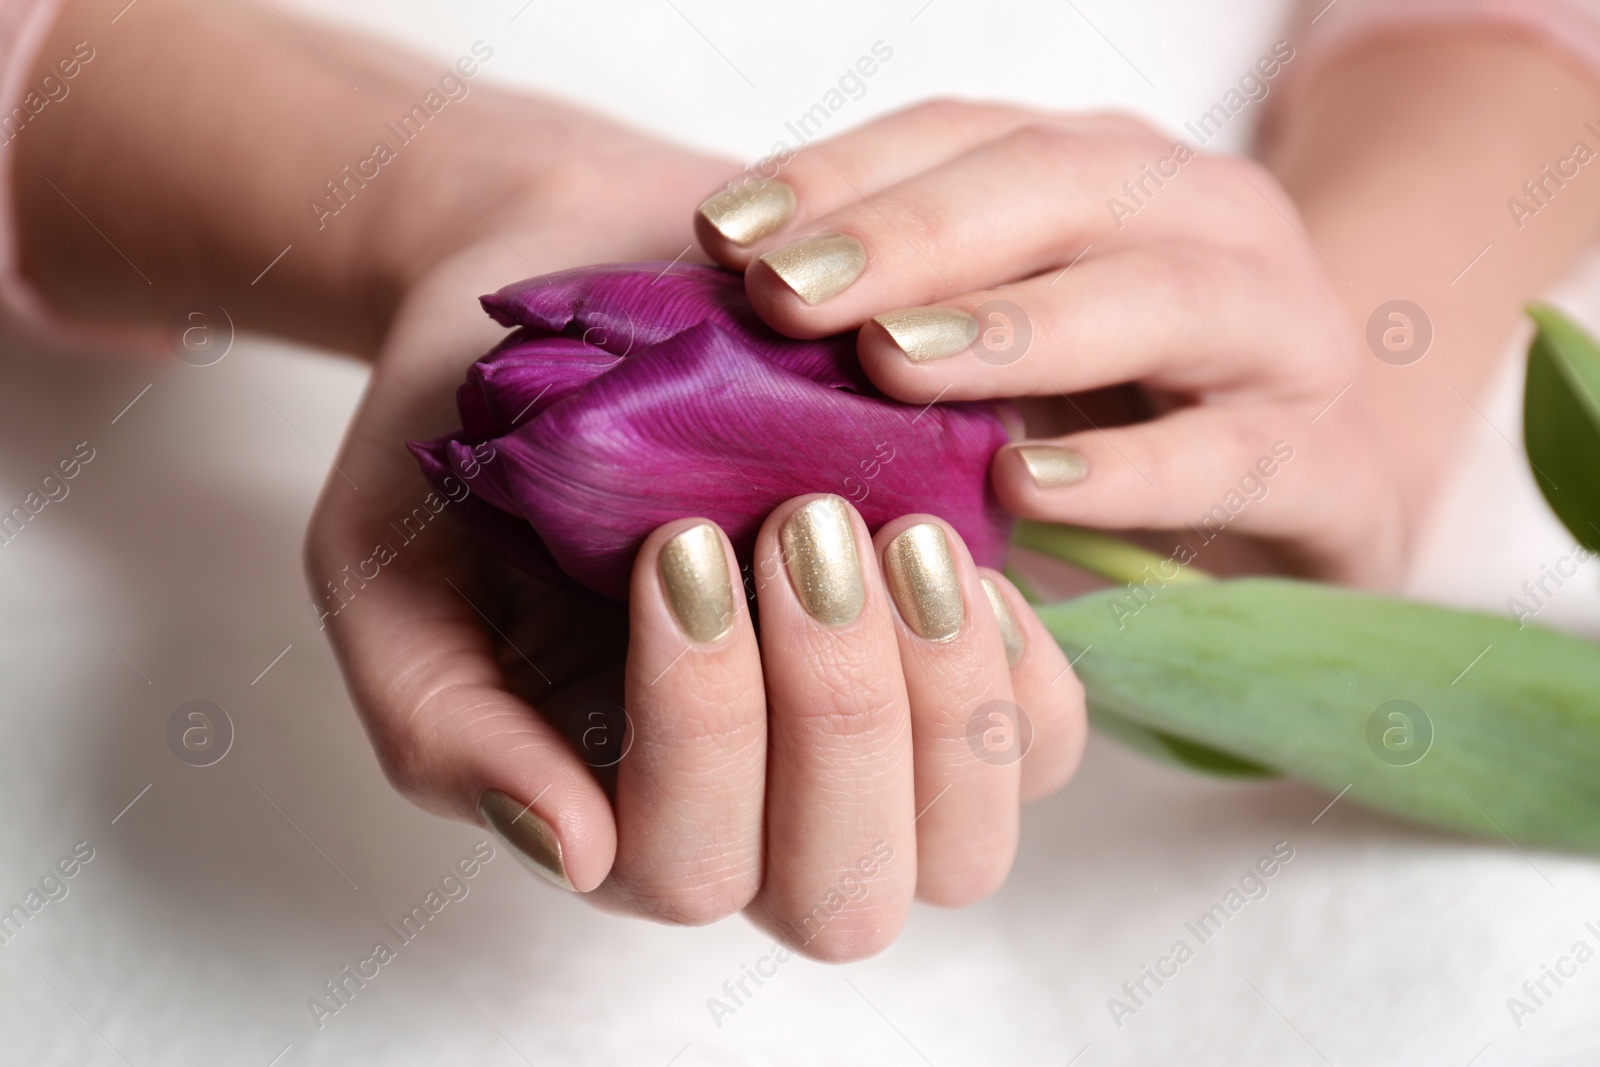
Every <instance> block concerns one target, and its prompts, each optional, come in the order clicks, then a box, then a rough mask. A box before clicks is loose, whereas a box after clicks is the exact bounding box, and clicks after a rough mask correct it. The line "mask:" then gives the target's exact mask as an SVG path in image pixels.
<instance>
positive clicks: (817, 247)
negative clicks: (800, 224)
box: [761, 233, 867, 307]
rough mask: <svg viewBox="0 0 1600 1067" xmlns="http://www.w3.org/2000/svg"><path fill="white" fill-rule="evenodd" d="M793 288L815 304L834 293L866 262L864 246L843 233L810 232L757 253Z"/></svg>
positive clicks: (856, 274) (840, 291)
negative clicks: (761, 253)
mask: <svg viewBox="0 0 1600 1067" xmlns="http://www.w3.org/2000/svg"><path fill="white" fill-rule="evenodd" d="M761 262H763V263H765V264H766V265H767V266H769V267H771V268H772V270H773V273H774V274H776V275H777V276H778V277H779V278H782V279H783V284H785V285H787V286H788V287H789V288H790V289H793V290H794V292H795V295H796V296H798V297H799V298H800V299H801V300H804V301H805V302H806V303H807V304H810V305H811V306H813V307H815V306H816V305H818V304H820V303H822V302H823V301H824V300H826V299H828V298H829V297H831V296H837V295H838V294H839V293H842V292H844V291H845V290H846V289H848V288H849V287H850V283H851V282H853V281H855V280H856V279H857V278H859V277H861V272H862V270H863V269H865V268H866V265H867V250H866V248H865V246H863V245H862V243H861V242H860V241H858V240H856V239H855V238H854V237H851V236H850V235H849V234H847V233H814V234H812V235H811V236H810V237H802V238H801V239H800V240H798V241H796V242H794V243H793V244H787V245H784V246H783V247H782V248H775V249H773V250H772V251H771V252H768V253H767V254H766V255H764V256H762V257H761Z"/></svg>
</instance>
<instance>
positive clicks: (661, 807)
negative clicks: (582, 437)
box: [602, 519, 766, 924]
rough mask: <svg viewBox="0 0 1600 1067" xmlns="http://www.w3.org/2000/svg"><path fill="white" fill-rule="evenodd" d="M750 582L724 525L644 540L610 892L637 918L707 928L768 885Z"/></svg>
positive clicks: (703, 524)
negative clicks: (747, 601)
mask: <svg viewBox="0 0 1600 1067" xmlns="http://www.w3.org/2000/svg"><path fill="white" fill-rule="evenodd" d="M743 589H744V587H743V584H742V582H741V581H740V580H739V572H738V567H737V565H736V564H735V563H734V559H733V550H732V548H731V547H730V546H729V545H728V543H727V538H726V537H725V536H724V535H723V533H722V531H721V530H720V529H718V528H717V526H716V525H715V524H714V523H711V522H708V521H706V520H704V519H683V520H679V521H677V522H671V523H667V524H666V525H665V526H662V527H661V528H660V529H658V530H656V531H655V532H654V533H653V534H651V535H650V536H649V537H648V538H646V539H645V542H644V544H643V546H642V547H641V548H640V549H639V555H638V557H637V559H636V560H635V562H634V568H633V586H632V590H631V597H630V609H631V610H630V614H629V628H628V665H627V675H626V677H627V701H626V707H627V709H628V717H629V719H630V720H631V723H630V725H631V740H630V743H629V744H628V747H627V749H626V753H625V754H622V753H613V754H612V756H611V757H610V758H618V760H619V761H618V763H617V794H616V813H617V858H616V863H615V865H614V867H613V869H612V876H611V879H610V880H608V882H607V884H606V886H605V887H604V888H603V889H602V892H603V893H607V894H609V895H612V896H614V897H615V898H616V901H617V902H618V903H619V904H620V905H621V906H622V907H624V908H626V909H627V910H632V911H636V912H640V913H643V914H646V915H650V916H652V917H654V918H657V919H662V920H666V921H670V922H679V923H694V924H699V923H706V922H711V921H713V920H716V919H720V918H722V917H723V916H725V915H730V914H732V913H734V912H736V911H739V910H742V909H743V908H744V906H745V905H746V904H747V903H748V902H749V901H750V900H751V899H752V898H753V897H754V896H755V894H756V890H757V888H758V887H759V886H760V884H761V844H762V792H763V789H764V778H765V772H766V702H765V700H764V699H763V696H762V691H761V661H760V654H759V652H758V651H757V648H756V639H755V633H754V631H753V629H752V628H751V625H750V614H749V612H748V611H747V610H745V607H744V603H743V602H744V596H743Z"/></svg>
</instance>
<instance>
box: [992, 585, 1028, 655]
mask: <svg viewBox="0 0 1600 1067" xmlns="http://www.w3.org/2000/svg"><path fill="white" fill-rule="evenodd" d="M983 592H984V595H985V596H987V597H988V598H989V606H990V607H991V608H993V609H994V621H995V622H997V623H999V624H1000V641H1001V643H1002V644H1004V645H1005V646H1006V666H1007V667H1015V666H1016V665H1017V662H1018V661H1019V660H1021V659H1022V649H1023V638H1022V627H1020V626H1018V625H1017V617H1016V616H1015V615H1013V614H1011V605H1010V604H1007V603H1006V597H1005V594H1004V593H1002V592H1000V587H999V586H998V585H995V584H994V582H993V581H992V580H991V579H988V578H985V579H983Z"/></svg>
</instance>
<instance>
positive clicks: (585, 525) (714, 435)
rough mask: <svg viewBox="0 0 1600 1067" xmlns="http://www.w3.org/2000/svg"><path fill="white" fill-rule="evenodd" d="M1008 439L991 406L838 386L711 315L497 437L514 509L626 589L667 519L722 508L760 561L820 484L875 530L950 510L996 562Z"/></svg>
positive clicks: (590, 577)
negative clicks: (761, 352) (995, 476)
mask: <svg viewBox="0 0 1600 1067" xmlns="http://www.w3.org/2000/svg"><path fill="white" fill-rule="evenodd" d="M1005 440H1006V436H1005V431H1004V430H1003V429H1002V427H1001V425H1000V423H999V420H998V419H996V418H995V417H994V415H993V414H992V412H991V411H990V410H988V409H986V408H980V407H973V406H964V405H948V406H944V407H932V408H928V409H924V410H921V411H920V412H919V409H916V408H911V407H907V406H904V405H898V404H891V403H886V402H884V401H881V400H876V399H871V398H868V397H863V396H858V395H854V394H852V393H850V392H846V391H843V390H840V389H835V388H830V387H828V386H827V385H821V384H819V383H817V382H815V381H812V380H809V379H807V378H805V377H803V376H801V375H800V374H797V373H795V372H793V371H792V370H790V369H788V368H786V367H783V366H779V365H775V364H773V363H771V362H769V361H767V360H764V359H761V358H752V355H751V353H750V351H749V347H748V346H747V345H746V344H745V343H744V340H743V338H742V337H738V338H736V337H734V336H730V335H729V334H728V333H726V332H724V331H723V330H722V329H720V328H718V327H717V326H716V325H713V324H712V323H710V322H705V323H702V324H701V325H699V326H695V327H692V328H689V329H686V330H684V331H682V332H681V333H678V334H677V335H675V336H674V337H672V338H671V339H669V340H666V341H663V342H661V343H660V344H657V345H655V346H654V347H653V348H652V349H651V352H650V358H649V359H637V360H634V359H629V360H623V361H622V362H621V363H620V364H618V366H617V367H616V368H615V369H614V370H612V371H611V372H610V373H608V374H606V375H604V376H603V377H601V378H599V379H597V380H595V381H594V382H593V383H592V384H591V385H590V386H589V387H588V388H587V389H585V390H584V391H583V392H582V393H581V394H578V395H575V396H571V397H568V398H567V399H565V400H562V401H558V402H557V403H555V404H554V405H552V406H551V407H549V408H548V409H546V411H545V412H544V414H543V415H542V416H541V417H540V418H538V419H537V420H534V421H533V422H530V423H527V424H525V425H524V426H522V427H521V428H520V429H518V430H516V431H514V432H513V433H512V434H510V435H507V436H505V437H502V438H500V439H498V440H497V441H496V442H495V446H496V448H497V449H499V450H500V451H501V453H502V454H503V457H504V459H505V463H506V465H505V467H504V468H503V469H504V470H505V471H506V472H508V473H509V476H508V477H507V478H506V479H505V483H504V484H505V486H506V488H507V489H508V490H509V492H511V493H512V494H514V496H515V504H516V510H517V511H518V512H519V513H520V514H522V515H524V516H526V517H527V518H528V520H529V521H530V522H531V523H532V525H533V526H534V527H535V528H536V529H538V530H540V531H541V532H542V533H543V534H544V539H545V542H546V544H547V545H548V547H549V550H550V552H551V554H552V555H553V556H554V558H555V560H556V562H557V563H558V564H559V565H560V567H561V568H562V569H563V570H564V571H566V572H567V573H568V574H570V575H572V576H573V577H574V578H576V579H577V580H578V581H579V582H581V583H583V584H584V585H587V586H589V587H590V588H592V589H595V590H597V591H599V592H602V593H605V594H606V595H609V596H613V597H618V598H621V597H624V596H626V593H627V584H628V573H629V570H630V567H631V561H632V557H633V554H634V552H635V551H636V549H637V547H638V544H639V542H640V541H642V540H643V538H644V537H645V536H646V535H647V534H648V533H649V532H650V531H651V530H653V529H654V528H655V527H656V526H659V525H660V524H661V523H663V522H666V521H668V520H670V519H674V518H679V517H682V516H685V515H699V516H704V517H706V518H709V519H712V520H713V521H715V522H717V523H718V525H720V526H721V527H722V528H723V529H724V530H725V531H726V532H727V534H728V536H729V539H730V540H731V541H732V542H733V544H734V547H735V549H736V551H738V552H739V553H740V554H741V555H742V556H743V557H744V558H746V559H748V557H749V554H750V551H751V549H752V548H753V544H754V539H755V534H756V532H757V530H758V528H759V527H760V524H761V522H762V520H763V519H764V518H765V517H766V515H767V513H768V512H769V511H770V510H771V509H772V507H773V506H775V505H776V504H777V503H779V502H781V501H783V500H786V499H788V498H790V497H793V496H798V495H801V494H804V493H814V492H830V493H838V494H840V495H842V496H845V497H847V498H848V499H851V500H852V502H854V503H855V504H856V506H857V508H858V509H859V510H860V511H861V513H862V517H863V518H864V519H865V520H866V522H867V524H868V526H869V527H871V528H876V527H877V526H880V525H882V524H883V523H885V522H888V521H889V520H891V519H894V518H898V517H900V516H901V515H904V514H908V513H912V512H929V513H932V514H935V515H938V516H940V517H941V518H944V519H945V520H946V521H948V522H950V524H951V525H952V526H954V527H955V529H956V530H957V532H959V533H960V534H961V535H962V537H963V538H964V539H965V540H966V542H967V545H968V548H969V549H970V551H971V552H972V554H973V557H974V558H975V559H976V560H977V561H978V562H979V563H981V564H990V565H993V564H997V563H999V562H1000V561H1001V559H1002V558H1003V556H1004V553H1005V545H1006V534H1007V532H1008V529H1009V520H1008V519H1007V518H1006V516H1005V515H1004V513H1003V512H1002V511H1001V510H1000V508H999V506H998V504H997V502H996V501H995V499H994V497H993V494H992V491H991V490H990V489H989V487H988V479H987V468H988V463H989V460H990V458H991V457H992V456H993V454H994V452H995V451H996V450H997V449H998V448H999V447H1000V446H1001V445H1002V444H1004V443H1005Z"/></svg>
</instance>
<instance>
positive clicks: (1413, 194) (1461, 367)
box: [1264, 27, 1600, 521]
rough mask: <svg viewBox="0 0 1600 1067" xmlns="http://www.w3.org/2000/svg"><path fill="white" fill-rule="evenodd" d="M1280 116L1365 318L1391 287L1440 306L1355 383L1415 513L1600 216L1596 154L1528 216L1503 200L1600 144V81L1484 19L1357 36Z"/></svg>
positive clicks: (1310, 207)
mask: <svg viewBox="0 0 1600 1067" xmlns="http://www.w3.org/2000/svg"><path fill="white" fill-rule="evenodd" d="M1519 49H1520V51H1519ZM1535 67H1537V69H1535ZM1541 71H1542V72H1543V73H1542V74H1541V73H1540V72H1541ZM1546 76H1548V78H1549V82H1547V81H1546V80H1545V77H1546ZM1550 82H1554V83H1555V84H1556V85H1559V86H1560V89H1559V91H1557V90H1556V89H1554V88H1552V87H1551V85H1550ZM1278 118H1279V120H1280V122H1279V125H1278V133H1277V136H1276V137H1275V138H1274V140H1273V141H1272V142H1271V143H1269V144H1267V145H1266V146H1265V152H1264V155H1265V159H1266V162H1267V163H1268V165H1269V166H1270V167H1272V168H1273V170H1274V171H1275V172H1276V173H1277V174H1278V176H1279V177H1280V179H1281V180H1282V181H1283V183H1284V185H1285V186H1286V187H1287V188H1288V190H1289V192H1290V193H1291V195H1293V196H1294V197H1295V199H1296V201H1297V202H1298V204H1299V206H1300V210H1301V212H1302V214H1303V216H1304V219H1305V225H1306V228H1307V232H1308V236H1309V238H1310V240H1311V241H1312V242H1313V243H1314V244H1315V246H1316V248H1317V250H1318V251H1319V252H1320V253H1321V254H1322V255H1323V256H1324V257H1325V259H1326V260H1327V261H1328V262H1329V271H1330V275H1331V276H1332V277H1333V279H1334V282H1333V284H1334V285H1335V287H1336V288H1337V290H1338V291H1339V292H1340V294H1341V295H1342V296H1343V298H1344V301H1345V306H1346V307H1347V308H1348V309H1349V312H1350V315H1351V317H1352V319H1353V320H1354V321H1355V323H1356V325H1357V327H1358V328H1361V329H1363V330H1364V329H1365V327H1366V324H1367V322H1368V319H1369V317H1370V316H1371V315H1372V313H1373V312H1374V310H1375V309H1377V308H1378V307H1379V305H1382V304H1384V303H1386V302H1388V301H1391V300H1395V299H1405V300H1410V301H1412V302H1414V303H1416V304H1417V305H1419V306H1420V307H1421V308H1422V309H1423V310H1424V311H1425V313H1426V315H1427V317H1428V318H1429V320H1431V323H1432V328H1433V340H1432V346H1431V349H1430V350H1429V351H1428V353H1427V355H1426V357H1425V358H1423V359H1422V360H1421V361H1420V362H1417V363H1414V364H1412V365H1409V366H1396V365H1393V364H1391V363H1386V362H1383V361H1381V360H1379V359H1378V358H1377V357H1376V356H1374V357H1373V358H1370V359H1365V360H1364V361H1363V363H1362V370H1361V374H1360V376H1359V377H1358V379H1357V381H1356V384H1355V390H1359V391H1360V394H1361V396H1362V398H1364V399H1365V400H1366V401H1367V402H1368V403H1369V405H1370V408H1371V410H1372V411H1373V413H1374V415H1375V417H1376V421H1377V429H1378V432H1379V433H1380V434H1381V435H1382V438H1383V442H1384V445H1385V448H1386V451H1387V452H1388V454H1389V455H1390V457H1391V461H1392V462H1393V464H1394V468H1395V470H1396V472H1397V473H1398V474H1399V476H1400V477H1401V479H1402V481H1403V487H1404V490H1405V493H1406V498H1407V503H1408V506H1409V509H1410V511H1411V517H1412V519H1413V521H1416V520H1420V519H1421V518H1423V517H1424V516H1425V515H1426V512H1427V509H1428V508H1429V507H1430V506H1431V504H1432V502H1433V500H1434V498H1435V495H1436V491H1437V489H1438V487H1439V484H1440V482H1441V480H1442V476H1443V474H1444V472H1445V471H1446V470H1447V469H1448V467H1449V464H1450V462H1451V457H1452V456H1453V455H1454V454H1455V452H1456V450H1457V448H1458V446H1459V443H1460V441H1461V439H1462V437H1463V434H1464V431H1465V429H1466V428H1467V427H1468V425H1469V424H1470V423H1471V422H1472V421H1473V420H1476V419H1478V418H1479V415H1478V414H1477V413H1475V412H1474V410H1473V405H1474V404H1477V403H1479V401H1478V396H1479V394H1480V392H1481V390H1482V388H1483V386H1484V385H1485V383H1486V381H1487V379H1488V377H1489V375H1490V374H1491V373H1492V371H1493V369H1494V367H1495V365H1496V362H1497V360H1498V359H1499V357H1501V356H1502V355H1503V354H1504V352H1505V349H1506V345H1507V344H1508V343H1509V342H1510V340H1511V338H1512V337H1513V336H1514V335H1515V333H1516V331H1517V329H1518V328H1519V326H1520V324H1521V323H1522V321H1523V320H1522V314H1521V308H1522V306H1523V305H1524V304H1525V303H1526V302H1527V301H1529V300H1530V299H1532V298H1533V297H1535V296H1536V295H1537V294H1539V293H1540V292H1541V291H1543V290H1544V289H1546V288H1547V287H1548V286H1549V285H1550V284H1552V282H1554V281H1555V280H1556V279H1558V278H1560V277H1561V276H1562V275H1563V274H1564V273H1566V272H1567V271H1568V270H1570V269H1571V267H1572V266H1573V264H1574V263H1575V262H1576V260H1577V258H1578V256H1579V254H1580V253H1581V252H1582V251H1583V249H1584V248H1586V247H1587V246H1588V245H1590V244H1591V243H1592V242H1593V240H1594V239H1595V236H1596V234H1597V233H1600V162H1597V163H1595V164H1591V165H1587V166H1584V167H1582V168H1581V170H1580V171H1579V173H1578V175H1577V176H1576V177H1573V178H1568V179H1565V181H1566V184H1565V187H1563V188H1560V189H1555V187H1554V185H1553V184H1552V185H1551V186H1550V188H1551V189H1553V190H1555V191H1554V195H1552V196H1549V197H1546V198H1545V206H1542V207H1539V209H1538V211H1537V214H1536V216H1531V217H1530V216H1524V217H1522V218H1521V220H1520V222H1521V225H1520V226H1519V224H1518V220H1517V219H1515V218H1514V217H1513V215H1512V212H1511V210H1510V209H1509V207H1508V204H1507V201H1508V199H1509V198H1513V197H1515V198H1518V199H1520V200H1522V201H1524V202H1526V203H1528V204H1529V205H1534V201H1532V200H1531V199H1530V198H1529V197H1528V195H1527V193H1526V192H1525V191H1524V188H1523V183H1524V182H1526V181H1529V180H1530V179H1531V180H1535V181H1539V180H1542V179H1543V175H1542V168H1543V167H1544V166H1545V165H1546V164H1550V165H1552V166H1554V165H1555V164H1556V163H1557V161H1559V160H1562V159H1566V158H1568V157H1570V156H1572V154H1573V150H1574V144H1575V142H1578V141H1583V142H1584V143H1586V144H1587V145H1588V146H1589V147H1590V148H1591V149H1593V150H1595V151H1597V152H1600V133H1596V132H1595V130H1593V129H1590V128H1586V126H1585V123H1587V122H1591V121H1592V122H1594V123H1595V125H1596V127H1600V91H1597V89H1596V83H1595V81H1594V80H1592V72H1587V71H1581V70H1579V69H1578V68H1577V67H1576V66H1575V65H1574V64H1572V63H1570V62H1568V61H1567V60H1566V59H1565V57H1564V56H1561V55H1559V54H1557V53H1556V52H1554V51H1553V50H1551V49H1550V48H1548V47H1546V46H1544V45H1542V44H1541V43H1539V42H1536V41H1532V40H1526V39H1523V40H1519V41H1518V42H1517V47H1516V48H1513V47H1511V46H1510V45H1509V44H1508V43H1507V41H1506V40H1505V39H1504V38H1502V37H1500V36H1499V35H1498V34H1497V33H1495V32H1494V31H1493V30H1491V29H1489V28H1488V27H1485V28H1484V29H1483V31H1482V32H1477V31H1471V32H1460V33H1456V34H1451V35H1440V36H1435V37H1404V38H1395V39H1391V40H1389V41H1386V42H1383V43H1379V44H1376V45H1375V46H1374V47H1371V48H1369V49H1366V50H1363V51H1361V52H1359V53H1352V54H1351V55H1349V56H1347V57H1345V58H1344V59H1342V60H1339V61H1337V62H1336V63H1335V64H1334V65H1332V66H1330V67H1329V68H1328V69H1327V70H1326V71H1325V73H1324V75H1323V76H1322V77H1321V78H1319V82H1318V84H1317V85H1315V86H1312V87H1311V91H1310V92H1309V93H1308V94H1307V95H1306V96H1305V98H1304V100H1303V104H1302V106H1300V107H1299V108H1298V109H1297V112H1296V113H1293V114H1283V115H1279V116H1278ZM1480 254H1481V258H1479V257H1480ZM1397 358H1398V357H1397ZM1331 399H1332V398H1331V397H1330V400H1331ZM1341 402H1343V401H1341Z"/></svg>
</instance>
